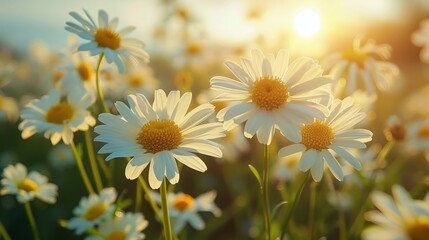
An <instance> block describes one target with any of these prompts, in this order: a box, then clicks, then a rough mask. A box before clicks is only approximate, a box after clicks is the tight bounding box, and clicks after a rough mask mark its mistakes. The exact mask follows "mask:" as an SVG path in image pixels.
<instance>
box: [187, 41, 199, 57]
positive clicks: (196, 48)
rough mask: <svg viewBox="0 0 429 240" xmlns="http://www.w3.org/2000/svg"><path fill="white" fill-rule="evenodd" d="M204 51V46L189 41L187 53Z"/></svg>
mask: <svg viewBox="0 0 429 240" xmlns="http://www.w3.org/2000/svg"><path fill="white" fill-rule="evenodd" d="M202 51H203V48H202V47H201V45H200V44H198V43H189V44H188V46H187V47H186V54H187V55H190V56H192V55H197V54H200V53H201V52H202Z"/></svg>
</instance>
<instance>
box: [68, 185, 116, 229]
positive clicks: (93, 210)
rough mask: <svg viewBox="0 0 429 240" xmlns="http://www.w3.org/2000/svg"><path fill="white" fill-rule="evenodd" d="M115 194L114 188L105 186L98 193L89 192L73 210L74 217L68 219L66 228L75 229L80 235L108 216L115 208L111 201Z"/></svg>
mask: <svg viewBox="0 0 429 240" xmlns="http://www.w3.org/2000/svg"><path fill="white" fill-rule="evenodd" d="M116 195H117V194H116V190H115V189H114V188H105V189H103V190H102V191H101V192H100V194H99V195H97V194H95V193H91V194H90V195H89V196H88V197H83V198H82V199H81V200H80V202H79V206H77V207H76V208H75V209H74V210H73V213H74V215H75V217H73V218H72V219H70V221H69V222H68V225H67V228H68V229H75V230H76V234H78V235H80V234H82V233H83V232H84V231H86V230H87V229H90V228H92V227H93V226H95V225H97V224H100V222H101V221H103V220H105V219H107V218H109V217H110V216H111V215H112V213H113V211H114V210H115V205H114V204H113V202H115V200H116Z"/></svg>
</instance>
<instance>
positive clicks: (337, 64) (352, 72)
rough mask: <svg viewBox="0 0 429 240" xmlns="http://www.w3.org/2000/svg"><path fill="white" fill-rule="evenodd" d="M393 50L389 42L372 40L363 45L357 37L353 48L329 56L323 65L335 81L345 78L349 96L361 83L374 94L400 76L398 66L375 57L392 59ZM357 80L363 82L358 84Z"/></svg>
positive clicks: (388, 86)
mask: <svg viewBox="0 0 429 240" xmlns="http://www.w3.org/2000/svg"><path fill="white" fill-rule="evenodd" d="M390 52H391V47H390V46H389V45H387V44H382V45H376V44H375V42H374V41H372V40H369V41H367V42H366V44H364V45H363V46H361V40H360V39H359V38H356V39H354V41H353V48H351V49H345V50H344V51H343V52H341V53H334V54H332V55H330V56H328V57H326V59H325V60H324V61H323V62H322V66H323V68H324V69H325V70H326V71H328V72H329V74H330V75H332V76H333V77H334V79H335V80H341V79H342V78H344V79H345V80H346V85H347V86H346V88H347V89H346V92H347V94H348V95H351V94H352V93H353V92H354V91H355V90H356V89H357V88H358V87H361V86H362V87H363V86H365V88H366V91H367V92H368V93H369V94H370V95H373V94H375V88H376V87H377V88H378V89H380V90H387V89H389V88H390V85H391V84H392V82H393V81H394V80H396V79H398V78H399V68H398V66H396V65H395V64H393V63H390V62H387V61H380V60H377V59H376V56H378V57H380V58H382V59H389V58H390ZM358 80H361V81H362V83H358V82H357V81H358ZM374 85H375V86H374Z"/></svg>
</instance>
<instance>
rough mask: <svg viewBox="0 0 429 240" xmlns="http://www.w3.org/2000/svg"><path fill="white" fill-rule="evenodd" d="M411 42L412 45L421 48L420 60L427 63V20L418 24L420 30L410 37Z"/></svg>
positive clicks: (428, 28) (428, 38) (428, 45)
mask: <svg viewBox="0 0 429 240" xmlns="http://www.w3.org/2000/svg"><path fill="white" fill-rule="evenodd" d="M411 41H412V42H413V43H414V45H416V46H419V47H423V49H422V51H421V52H420V59H421V60H422V61H423V62H425V63H428V62H429V19H425V20H423V21H422V22H421V23H420V29H419V30H417V31H416V32H414V33H413V34H412V35H411Z"/></svg>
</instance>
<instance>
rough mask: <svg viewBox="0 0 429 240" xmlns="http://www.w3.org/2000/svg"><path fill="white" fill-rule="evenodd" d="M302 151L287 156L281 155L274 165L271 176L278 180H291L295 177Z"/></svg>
mask: <svg viewBox="0 0 429 240" xmlns="http://www.w3.org/2000/svg"><path fill="white" fill-rule="evenodd" d="M301 156H302V153H294V154H291V155H288V156H284V157H281V158H280V159H279V161H276V163H275V165H274V171H273V176H274V178H275V179H276V180H279V181H282V182H283V181H291V180H292V179H294V178H295V176H296V175H297V173H298V172H299V171H298V170H299V169H298V164H299V160H300V159H301Z"/></svg>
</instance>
